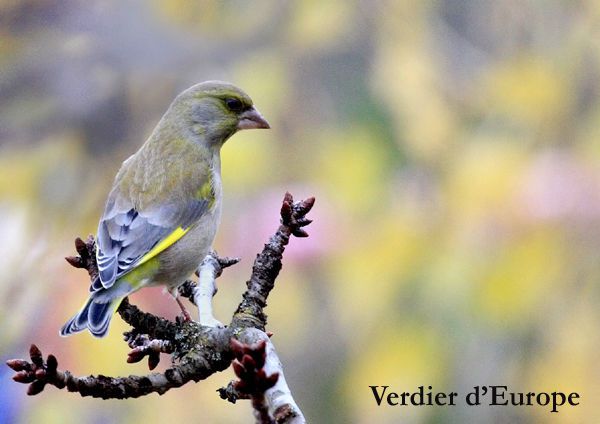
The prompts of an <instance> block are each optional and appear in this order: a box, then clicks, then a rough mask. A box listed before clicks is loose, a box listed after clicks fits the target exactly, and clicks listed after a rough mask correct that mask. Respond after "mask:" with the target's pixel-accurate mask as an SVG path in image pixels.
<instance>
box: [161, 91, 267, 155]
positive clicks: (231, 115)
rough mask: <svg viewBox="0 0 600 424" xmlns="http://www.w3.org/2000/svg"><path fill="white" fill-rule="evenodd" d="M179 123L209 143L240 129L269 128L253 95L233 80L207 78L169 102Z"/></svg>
mask: <svg viewBox="0 0 600 424" xmlns="http://www.w3.org/2000/svg"><path fill="white" fill-rule="evenodd" d="M169 112H172V113H173V112H174V114H172V115H171V116H174V117H176V119H177V120H178V121H179V124H183V126H184V127H185V128H186V129H189V130H191V131H192V132H193V133H194V135H197V136H199V138H200V139H201V140H203V141H204V142H207V143H209V144H211V145H218V146H220V145H222V144H223V143H224V142H225V141H226V140H227V139H228V138H229V137H231V136H232V135H233V134H235V133H236V132H237V131H239V130H247V129H252V128H270V126H269V123H268V122H267V121H266V119H265V118H263V116H262V115H261V114H260V112H259V111H258V110H257V109H256V108H255V107H254V105H253V103H252V99H251V98H250V97H249V96H248V95H247V94H246V93H244V92H243V91H242V90H241V89H239V88H238V87H236V86H235V85H233V84H229V83H226V82H222V81H206V82H202V83H200V84H196V85H194V86H192V87H190V88H188V89H187V90H185V91H184V92H182V93H181V94H179V95H178V96H177V98H176V99H175V100H174V101H173V103H172V104H171V107H170V108H169Z"/></svg>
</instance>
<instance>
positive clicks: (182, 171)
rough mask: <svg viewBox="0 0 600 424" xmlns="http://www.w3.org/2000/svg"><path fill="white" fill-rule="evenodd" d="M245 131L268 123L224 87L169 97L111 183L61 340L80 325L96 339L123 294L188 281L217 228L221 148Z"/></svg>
mask: <svg viewBox="0 0 600 424" xmlns="http://www.w3.org/2000/svg"><path fill="white" fill-rule="evenodd" d="M251 128H269V125H268V123H267V121H265V119H264V118H263V117H262V116H261V115H260V113H259V112H258V111H257V110H256V108H255V107H254V106H253V104H252V100H251V99H250V97H248V95H247V94H246V93H244V92H243V91H242V90H240V89H239V88H237V87H235V86H233V85H231V84H228V83H224V82H219V81H208V82H204V83H200V84H197V85H194V86H193V87H191V88H189V89H187V90H185V91H184V92H183V93H181V94H180V95H179V96H177V98H175V100H174V101H173V103H172V104H171V105H170V107H169V109H168V110H167V112H166V113H165V114H164V116H163V117H162V118H161V120H160V122H159V123H158V124H157V126H156V128H155V129H154V131H153V132H152V134H151V135H150V137H149V138H148V140H147V141H146V142H145V143H144V145H142V147H141V148H140V149H139V150H138V151H137V152H136V153H135V154H134V155H133V156H131V157H130V158H129V159H127V160H126V161H125V162H123V165H122V166H121V169H120V170H119V172H118V174H117V176H116V178H115V181H114V183H113V187H112V190H111V191H110V194H109V196H108V199H107V202H106V207H105V209H104V214H103V215H102V217H101V218H100V223H99V225H98V235H97V252H96V257H97V261H98V269H99V276H98V278H97V279H96V280H95V281H94V282H93V283H92V285H91V286H90V292H91V293H90V296H89V299H88V300H87V302H86V303H85V305H84V306H83V308H82V309H81V310H80V311H79V312H78V313H77V314H76V315H75V316H74V317H73V318H71V319H70V320H69V321H68V322H67V323H66V324H65V325H64V326H63V328H62V329H61V331H60V334H61V335H63V336H66V335H69V334H72V333H75V332H78V331H82V330H85V329H86V328H87V329H89V331H90V332H91V333H92V334H93V335H94V336H97V337H103V336H104V335H106V334H107V332H108V327H109V324H110V319H111V317H112V315H113V314H114V312H115V311H116V309H117V308H118V306H119V304H120V303H121V300H122V299H123V298H124V297H125V296H127V295H128V294H130V293H133V292H135V291H137V290H139V289H140V288H142V287H146V286H151V285H166V286H167V287H168V288H169V289H171V290H172V289H175V288H176V287H177V286H179V285H180V284H182V283H183V282H184V281H185V280H186V279H187V278H188V277H189V276H190V274H191V273H192V272H193V271H194V270H195V269H196V268H197V267H198V265H199V264H200V262H201V261H202V259H203V258H204V256H206V254H207V253H208V251H209V250H210V248H211V245H212V242H213V239H214V237H215V234H216V231H217V227H218V225H219V220H220V216H221V197H222V188H221V159H220V150H221V146H222V145H223V143H224V142H225V141H226V140H227V139H228V138H229V137H231V136H232V135H233V134H235V132H236V131H239V130H242V129H251Z"/></svg>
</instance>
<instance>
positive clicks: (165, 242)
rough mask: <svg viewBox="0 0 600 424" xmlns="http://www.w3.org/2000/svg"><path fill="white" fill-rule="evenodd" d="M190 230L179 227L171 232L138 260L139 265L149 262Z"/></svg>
mask: <svg viewBox="0 0 600 424" xmlns="http://www.w3.org/2000/svg"><path fill="white" fill-rule="evenodd" d="M189 230H190V229H189V228H186V229H183V228H181V227H179V228H177V229H176V230H175V231H173V232H172V233H171V234H169V235H168V236H167V237H166V238H165V239H164V240H163V241H161V242H160V243H158V244H157V245H156V246H154V247H153V248H152V250H150V251H149V252H148V253H146V254H145V255H144V256H143V257H142V259H141V260H140V261H139V262H138V264H137V266H140V265H142V264H144V263H146V262H148V261H149V260H150V259H152V258H153V257H155V256H156V255H158V254H159V253H160V252H162V251H163V250H165V249H166V248H167V247H169V246H171V245H172V244H174V243H175V242H176V241H177V240H179V239H180V238H181V237H183V236H184V235H185V233H187V232H188V231H189Z"/></svg>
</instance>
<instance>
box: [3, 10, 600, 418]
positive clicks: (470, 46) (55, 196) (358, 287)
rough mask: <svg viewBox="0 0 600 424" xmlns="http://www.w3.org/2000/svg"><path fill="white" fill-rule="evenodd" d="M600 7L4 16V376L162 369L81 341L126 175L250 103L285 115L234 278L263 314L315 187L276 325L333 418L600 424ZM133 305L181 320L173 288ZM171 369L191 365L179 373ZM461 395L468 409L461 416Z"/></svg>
mask: <svg viewBox="0 0 600 424" xmlns="http://www.w3.org/2000/svg"><path fill="white" fill-rule="evenodd" d="M599 78H600V7H599V6H598V2H596V1H593V0H589V1H586V0H578V1H567V0H547V1H539V0H520V1H516V0H500V1H498V0H496V1H492V0H482V1H477V2H472V1H465V0H437V1H433V0H428V1H421V2H417V1H392V0H378V1H373V2H367V1H359V0H335V1H313V0H310V1H309V0H306V1H276V0H270V1H269V0H259V1H254V2H247V1H242V0H236V1H232V0H227V1H208V0H204V1H196V2H193V1H183V0H172V1H159V0H154V1H142V0H136V1H127V2H117V1H100V0H93V1H86V2H84V1H76V0H70V1H58V0H23V1H7V0H0V99H1V101H0V241H1V243H0V271H1V272H0V358H1V359H3V360H5V359H8V358H12V357H23V356H24V355H25V354H26V352H27V350H28V346H29V344H30V343H31V342H36V343H37V344H38V345H39V346H40V347H41V348H42V350H43V351H44V352H45V353H49V352H52V353H55V354H56V355H57V356H58V358H59V363H60V366H61V367H62V368H63V369H69V370H71V371H72V372H74V373H75V374H78V375H84V374H90V373H94V374H98V373H103V374H108V375H128V374H142V373H145V372H146V371H147V370H146V369H145V365H144V364H135V365H130V364H126V363H125V358H126V353H127V351H128V349H127V347H126V345H125V344H124V343H123V342H122V340H121V335H120V333H121V332H122V331H124V330H126V326H125V325H124V324H123V323H122V322H121V321H120V320H119V319H115V320H114V324H113V327H112V329H111V332H110V335H109V337H107V338H106V339H103V340H96V339H93V338H92V337H91V336H89V335H88V334H87V333H86V334H82V335H78V336H75V337H71V338H68V339H61V338H59V337H58V329H59V328H60V326H61V325H62V324H63V322H64V321H65V320H67V319H68V318H69V316H70V315H71V314H72V313H74V312H75V310H76V309H77V308H78V307H79V306H80V304H81V303H82V302H83V300H84V298H85V296H86V293H87V281H86V275H85V273H84V272H82V271H79V270H75V269H73V268H71V267H69V266H68V265H67V264H66V263H65V262H64V260H63V257H64V256H66V255H71V254H73V246H72V241H73V239H74V238H75V237H76V236H85V235H87V234H89V233H94V232H95V228H96V224H97V220H98V217H99V215H100V213H101V210H102V208H103V202H104V199H105V197H106V195H107V193H108V190H109V187H110V183H111V181H112V178H113V176H114V174H115V173H116V171H117V169H118V168H119V166H120V163H121V162H122V161H123V160H124V159H125V158H127V157H128V155H130V154H131V153H133V152H134V151H135V150H136V149H137V148H138V146H139V145H141V143H142V142H143V140H144V138H145V137H147V136H148V134H149V133H150V131H151V130H152V128H153V126H154V125H155V123H156V122H157V120H158V119H159V118H160V116H161V114H162V112H163V111H164V110H165V109H166V108H167V106H168V104H169V103H170V101H171V100H172V98H173V97H174V96H175V95H176V94H177V93H178V92H179V91H181V90H183V89H184V88H186V87H188V86H190V85H192V84H193V83H196V82H199V81H203V80H207V79H222V80H228V81H231V82H234V83H236V84H237V85H239V86H241V87H243V88H244V89H245V90H246V91H247V92H248V93H249V94H250V95H251V96H252V97H253V99H254V101H255V103H256V104H257V105H258V107H259V108H260V110H261V111H262V112H263V114H264V115H265V116H266V117H267V119H268V120H269V122H270V123H271V126H272V130H270V131H254V132H244V133H241V134H238V135H236V136H234V137H233V138H232V139H231V140H230V141H229V142H228V143H227V144H226V145H225V147H224V149H223V181H224V191H225V199H224V215H223V220H222V224H221V228H220V231H219V234H218V238H217V241H216V245H215V247H216V249H217V250H218V251H219V252H220V253H221V254H224V255H229V256H241V257H242V258H243V261H242V263H241V264H239V265H237V266H236V267H234V268H233V269H231V270H227V271H226V272H225V273H224V275H223V277H222V278H221V279H220V280H219V287H220V291H219V295H218V296H217V297H216V298H215V307H216V310H217V317H218V318H220V319H221V320H223V321H227V320H228V319H229V317H230V315H231V313H232V312H233V310H234V309H235V306H236V305H237V303H238V302H239V299H240V295H241V293H242V291H243V289H244V281H245V279H246V278H247V277H248V275H249V273H250V269H251V264H252V261H253V259H254V255H255V254H256V253H257V252H258V251H259V250H260V249H261V248H262V244H263V243H264V242H265V241H266V238H267V237H268V236H269V234H271V233H272V232H273V231H274V229H275V228H276V227H277V225H278V213H277V211H278V207H279V204H280V201H281V198H282V196H283V194H284V192H285V191H286V190H289V191H291V192H292V193H293V194H294V195H295V196H296V197H297V198H303V197H308V196H311V195H315V196H316V197H317V203H316V206H315V209H314V212H312V218H314V220H315V222H314V224H313V225H312V226H311V227H309V232H310V234H311V237H310V238H308V239H303V240H292V242H291V245H290V247H289V249H288V251H286V255H285V258H284V268H283V271H282V273H281V275H280V277H279V279H278V281H277V285H276V288H275V290H274V292H273V294H272V297H271V298H270V300H269V306H268V309H267V312H268V314H269V330H271V331H273V332H274V333H275V336H274V338H273V341H274V343H275V345H276V347H277V349H278V351H279V352H280V354H281V359H282V361H283V362H284V366H285V371H286V377H287V380H288V382H289V383H290V385H291V388H292V390H293V392H294V395H295V397H296V399H297V401H298V403H299V404H300V406H301V407H302V409H303V411H304V413H305V414H306V416H307V418H308V419H309V421H310V422H317V423H348V422H352V423H372V422H378V423H396V422H405V423H452V422H455V423H463V422H478V423H479V422H481V423H484V422H486V423H487V422H533V423H547V422H561V423H563V422H564V423H583V422H586V423H588V422H589V423H592V422H600V404H599V403H598V399H599V397H600V383H599V381H600V364H599V361H598V354H597V352H598V351H600V331H599V327H600V308H599V307H598V306H599V301H600V286H599V284H598V281H599V279H600V225H599V224H600V100H599V93H600V85H599ZM132 301H133V302H134V303H137V304H139V305H141V306H142V307H143V308H145V309H146V310H149V311H152V312H155V313H157V314H162V315H164V316H167V317H171V318H173V317H174V316H175V314H176V313H177V306H176V304H175V303H174V302H173V301H172V300H171V299H170V298H169V297H168V296H167V295H164V294H163V293H162V292H161V290H160V289H148V290H144V291H143V292H142V293H137V294H135V295H134V296H133V298H132ZM163 362H165V363H163V364H161V367H162V368H161V369H164V368H165V367H166V366H167V365H168V364H167V363H166V362H167V360H166V359H165V360H163ZM10 376H11V372H10V370H9V369H8V368H7V367H4V366H2V367H0V405H1V407H0V422H11V423H12V422H16V423H29V422H44V423H54V422H56V423H79V422H111V423H113V422H114V423H118V422H119V423H120V422H146V423H161V422H185V421H188V422H198V421H199V420H201V421H202V422H211V423H231V422H249V421H250V419H251V411H250V407H249V405H248V404H247V403H246V402H240V403H238V404H236V405H235V406H233V405H230V404H227V403H225V402H223V401H221V400H220V399H218V397H217V395H216V393H215V390H216V389H217V388H218V387H220V386H222V385H225V384H226V383H227V382H228V381H229V380H230V379H231V378H232V377H233V375H232V373H231V372H230V371H226V372H224V373H221V374H219V375H215V376H212V377H211V378H210V379H209V380H208V381H204V382H201V383H198V384H192V383H190V384H188V385H186V386H184V387H183V388H181V389H178V390H172V391H170V392H168V393H167V394H165V395H164V396H162V397H158V396H156V395H151V396H147V397H145V398H142V399H138V400H128V401H116V400H111V401H102V400H95V399H81V398H79V396H78V395H73V394H69V393H67V392H65V391H57V390H54V389H53V388H48V389H47V390H46V391H44V393H42V394H41V395H39V396H36V397H33V398H28V397H27V396H26V395H25V387H24V386H21V385H18V384H16V383H13V382H12V380H10ZM489 384H500V385H508V386H509V387H510V389H511V390H512V391H524V392H527V391H536V392H539V391H547V392H552V391H556V390H559V391H564V392H567V393H570V392H572V391H575V392H578V393H580V395H581V398H582V400H581V404H580V405H579V406H577V407H563V408H561V410H560V412H559V413H558V414H550V412H549V408H548V407H515V408H510V407H495V408H490V407H483V406H482V407H471V408H467V407H465V406H464V402H462V401H460V400H459V405H458V406H455V407H395V408H392V407H385V406H382V407H377V406H376V404H375V401H374V399H373V396H372V393H371V390H370V389H369V387H368V386H369V385H389V386H391V388H392V389H395V390H397V391H414V390H416V389H417V387H418V386H420V385H423V386H426V387H427V386H429V385H431V386H433V387H434V388H435V389H436V390H438V391H446V392H450V391H459V392H461V393H466V392H467V391H469V390H471V389H472V387H473V386H475V385H489ZM459 399H460V398H459Z"/></svg>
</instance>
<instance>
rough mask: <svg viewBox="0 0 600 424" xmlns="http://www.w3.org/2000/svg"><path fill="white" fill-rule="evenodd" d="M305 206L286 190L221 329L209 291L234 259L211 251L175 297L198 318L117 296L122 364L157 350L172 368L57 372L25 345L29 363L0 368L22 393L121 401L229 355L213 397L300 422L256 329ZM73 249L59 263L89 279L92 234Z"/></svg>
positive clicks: (214, 366) (203, 374) (265, 418)
mask: <svg viewBox="0 0 600 424" xmlns="http://www.w3.org/2000/svg"><path fill="white" fill-rule="evenodd" d="M313 204H314V198H309V199H307V200H304V201H300V202H295V203H294V201H293V198H292V195H291V194H289V193H286V195H285V198H284V200H283V204H282V207H281V225H280V226H279V228H278V230H277V232H276V233H275V234H274V235H273V236H272V237H271V238H270V239H269V241H268V243H267V244H265V246H264V249H263V251H262V252H261V253H260V254H259V255H257V257H256V260H255V261H254V265H253V268H252V275H251V277H250V279H249V280H248V281H247V282H246V286H247V290H246V292H245V293H244V294H243V300H242V302H241V303H240V305H239V306H238V308H237V310H236V312H235V313H234V315H233V318H232V321H231V324H230V325H229V327H223V326H222V325H214V324H215V323H216V320H215V319H214V317H212V297H213V296H214V294H215V293H216V284H215V280H216V278H217V277H219V276H220V275H221V273H222V271H223V269H224V268H226V267H228V266H231V265H233V264H235V263H237V262H239V259H238V258H219V257H218V256H217V254H216V253H214V252H213V253H211V254H210V255H208V256H207V257H206V259H205V260H204V261H203V263H202V265H201V267H200V280H199V283H198V284H196V283H193V282H191V281H188V282H186V283H185V284H184V285H183V286H182V287H181V288H180V289H179V293H180V295H182V296H184V297H187V298H189V299H190V300H192V302H193V303H194V304H196V305H197V306H199V307H200V311H201V313H202V312H203V311H204V312H203V314H201V315H200V322H194V321H185V322H182V321H181V320H177V321H176V322H175V323H173V322H171V321H169V320H167V319H164V318H160V317H157V316H155V315H153V314H149V313H146V312H142V311H141V310H140V309H139V308H137V307H136V306H135V305H132V304H130V303H129V301H128V299H127V298H125V299H124V300H123V302H122V303H121V305H120V306H119V308H118V312H119V314H120V316H121V318H122V319H123V320H124V321H125V322H127V323H128V324H129V325H131V326H132V327H133V329H132V330H131V331H129V332H126V333H125V340H126V341H127V343H128V345H129V346H130V347H131V348H132V350H131V352H129V355H128V359H127V361H128V362H138V361H140V360H142V359H143V358H144V357H146V356H148V365H149V368H150V369H153V368H154V367H156V365H157V364H158V362H159V359H160V354H161V353H166V354H171V355H172V358H173V361H174V365H173V366H172V367H171V368H169V369H167V370H166V371H165V372H164V373H152V374H148V375H145V376H129V377H106V376H103V375H99V376H86V377H75V376H73V375H72V374H71V373H70V372H69V371H60V370H58V361H57V359H56V357H54V355H48V357H47V358H46V360H44V359H43V356H42V353H41V351H40V350H39V349H38V348H37V347H36V346H35V345H32V346H31V349H30V361H28V360H23V359H12V360H9V361H7V365H8V366H9V367H10V368H12V369H13V370H14V371H16V373H15V375H14V376H13V379H14V380H15V381H17V382H20V383H27V384H29V388H28V394H30V395H35V394H38V393H40V392H42V391H43V390H44V388H45V386H46V385H52V386H55V387H57V388H59V389H62V388H65V387H66V388H67V390H69V391H72V392H78V393H79V394H80V395H81V396H92V397H100V398H103V399H110V398H114V399H124V398H130V397H139V396H144V395H147V394H150V393H158V394H163V393H165V392H166V391H167V390H169V389H171V388H174V387H180V386H182V385H184V384H186V383H187V382H189V381H199V380H203V379H205V378H207V377H208V376H210V375H212V374H213V373H215V372H219V371H223V370H224V369H226V368H227V367H228V366H229V364H230V363H231V361H232V360H233V358H234V356H235V357H237V361H236V362H234V369H235V371H236V374H237V376H238V377H239V378H240V380H239V381H237V382H235V383H231V384H230V385H229V386H228V387H227V388H223V389H220V390H219V393H220V395H221V397H223V398H226V399H228V400H229V401H231V402H235V401H236V400H238V399H246V398H249V399H251V400H252V404H253V407H254V410H255V417H256V419H257V420H258V422H260V423H266V422H277V423H304V422H305V419H304V416H303V415H302V412H301V411H300V409H299V408H298V406H297V405H296V403H295V401H294V399H293V397H292V394H291V391H290V389H289V387H288V385H287V383H286V381H285V377H284V375H283V367H282V365H281V362H280V360H279V357H278V356H277V353H276V352H275V348H274V346H273V344H272V343H271V341H270V340H269V334H270V333H265V332H264V328H265V325H266V315H265V314H264V307H265V306H266V301H267V297H268V295H269V293H270V292H271V290H272V289H273V287H274V284H275V278H276V277H277V275H278V274H279V271H280V270H281V266H282V264H281V260H282V255H283V252H284V250H285V246H286V245H287V244H288V242H289V239H290V236H292V235H294V236H296V237H307V236H308V234H307V233H306V231H305V230H304V229H303V227H305V226H307V225H308V224H310V223H311V221H310V220H309V219H307V218H306V214H307V213H308V212H309V211H310V209H311V208H312V206H313ZM75 247H76V250H77V253H78V256H72V257H68V258H66V259H67V261H68V262H69V263H70V264H71V265H73V266H74V267H76V268H83V269H86V270H87V271H88V274H89V275H90V278H91V280H92V281H94V279H95V278H97V276H98V269H97V265H96V256H95V251H96V245H95V241H94V238H93V237H92V236H89V237H88V238H87V240H86V241H85V242H84V241H83V240H81V239H79V238H78V239H76V240H75ZM219 324H220V323H219ZM236 339H237V340H239V342H237V341H235V340H236Z"/></svg>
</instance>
